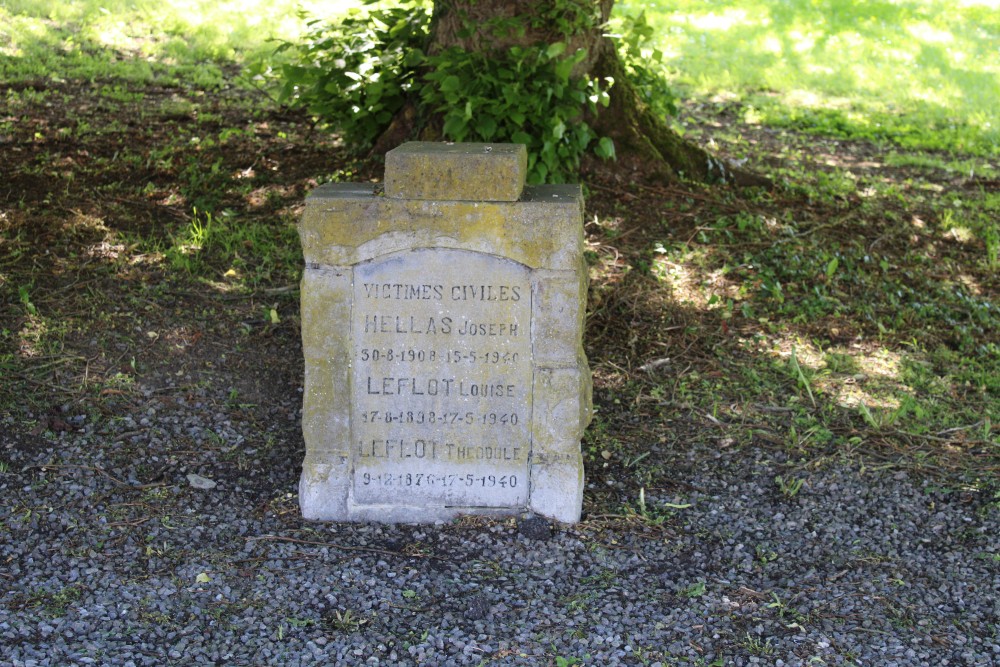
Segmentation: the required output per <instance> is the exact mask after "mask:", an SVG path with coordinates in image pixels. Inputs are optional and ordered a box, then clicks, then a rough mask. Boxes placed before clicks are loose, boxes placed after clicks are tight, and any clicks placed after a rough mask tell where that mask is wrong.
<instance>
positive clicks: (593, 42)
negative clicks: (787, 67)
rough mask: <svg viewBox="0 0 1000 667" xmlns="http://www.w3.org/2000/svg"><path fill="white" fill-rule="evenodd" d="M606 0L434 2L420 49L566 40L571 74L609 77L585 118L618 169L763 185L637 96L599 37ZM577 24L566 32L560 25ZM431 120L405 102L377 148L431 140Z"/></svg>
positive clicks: (497, 47) (498, 48)
mask: <svg viewBox="0 0 1000 667" xmlns="http://www.w3.org/2000/svg"><path fill="white" fill-rule="evenodd" d="M613 4H614V0H560V2H559V7H558V8H557V4H556V2H554V1H552V0H549V1H548V2H540V1H538V0H435V2H434V13H433V18H432V21H431V34H430V40H429V43H428V46H427V52H428V53H440V52H442V51H444V50H446V49H448V48H451V47H457V48H460V49H463V50H465V51H470V52H485V53H490V52H505V51H506V50H508V49H509V48H510V47H512V46H532V45H539V46H541V47H544V46H547V45H549V44H552V43H554V42H564V43H566V44H567V49H566V53H567V54H571V53H575V52H576V51H577V49H584V50H585V51H586V53H587V57H586V58H584V59H583V60H582V61H581V62H580V63H579V64H578V65H577V66H576V68H575V70H574V73H573V74H574V76H592V77H597V78H599V79H602V80H603V79H605V78H606V77H610V78H611V79H613V81H614V85H613V87H612V88H611V91H610V97H611V103H610V105H609V106H608V107H606V108H600V109H598V112H597V114H596V116H595V117H593V118H589V119H588V121H589V122H590V124H591V125H592V127H594V129H595V130H596V131H597V133H598V134H599V135H601V136H608V137H611V138H612V139H613V140H614V142H615V152H616V154H617V159H618V161H619V163H620V164H619V165H618V168H628V169H629V170H631V171H641V172H642V173H644V174H646V175H647V176H648V177H650V178H651V179H667V180H676V179H687V180H694V181H701V182H706V183H719V182H723V183H735V184H737V185H768V184H769V183H770V182H769V181H768V180H767V179H766V178H763V177H761V176H759V175H757V174H754V173H752V172H747V171H744V170H741V169H737V168H734V167H732V166H730V165H727V164H726V163H725V162H724V161H722V160H720V159H719V158H716V157H714V156H713V155H711V154H710V153H708V152H707V151H706V150H704V149H703V148H701V147H699V146H697V145H695V144H693V143H691V142H690V141H687V140H685V139H684V138H683V137H681V136H680V135H678V134H677V133H676V132H675V131H674V130H673V129H672V128H670V126H669V125H668V124H667V123H666V121H665V119H662V118H658V117H657V116H656V115H655V114H653V113H652V112H651V111H650V110H649V108H648V107H646V106H645V105H644V104H643V103H642V101H641V100H640V97H639V95H638V94H637V92H636V91H635V89H634V87H633V86H632V84H631V82H630V81H629V80H628V78H627V76H626V74H625V69H624V66H623V65H622V62H621V59H620V58H619V56H618V51H617V49H616V47H615V44H614V42H613V41H612V40H611V39H610V38H608V37H605V36H604V35H603V26H604V25H605V23H606V22H607V20H608V17H609V16H610V14H611V7H612V5H613ZM567 23H569V24H570V25H572V26H576V27H577V28H579V29H578V30H576V31H571V32H570V33H569V34H567V31H566V25H567ZM435 128H436V126H435V124H434V123H433V120H430V121H429V122H428V119H421V118H419V115H418V114H417V112H416V106H415V105H412V104H410V105H407V106H406V107H405V108H404V109H403V110H402V111H401V112H400V113H398V114H397V116H396V118H395V119H394V120H393V121H392V123H391V124H390V126H389V128H388V129H387V130H386V131H385V133H383V135H382V136H381V137H380V138H379V140H378V141H377V142H376V146H375V149H374V150H373V153H384V152H385V151H386V150H388V149H390V148H392V147H394V146H395V145H398V144H399V143H400V142H401V141H404V140H405V139H407V138H412V137H415V136H418V137H420V138H422V139H434V138H440V137H439V136H438V137H435V136H434V135H435V132H436V129H435Z"/></svg>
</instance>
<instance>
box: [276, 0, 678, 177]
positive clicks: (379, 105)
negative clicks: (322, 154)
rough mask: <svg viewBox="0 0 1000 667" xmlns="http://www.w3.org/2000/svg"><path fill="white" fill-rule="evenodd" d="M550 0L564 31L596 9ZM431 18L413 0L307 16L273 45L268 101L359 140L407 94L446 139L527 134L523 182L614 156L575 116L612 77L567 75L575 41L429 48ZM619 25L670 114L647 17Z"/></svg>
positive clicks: (504, 24) (572, 173)
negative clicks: (275, 63) (274, 91)
mask: <svg viewBox="0 0 1000 667" xmlns="http://www.w3.org/2000/svg"><path fill="white" fill-rule="evenodd" d="M556 5H557V6H556V7H555V10H557V11H556V14H557V15H558V16H559V17H561V18H560V20H559V21H557V22H556V26H557V30H558V31H560V32H561V34H563V35H564V37H566V38H567V41H568V38H569V37H571V36H572V35H574V34H577V33H579V32H581V31H583V30H590V29H593V27H594V21H595V20H596V19H595V17H594V16H593V15H592V14H591V13H590V12H589V11H584V7H585V5H584V3H580V2H577V1H576V0H560V2H558V3H556ZM563 5H565V7H563V9H565V10H566V11H563V10H562V9H560V7H562V6H563ZM586 6H587V7H591V6H590V5H586ZM570 10H574V11H570ZM542 18H543V19H545V17H542ZM430 20H431V17H430V12H429V10H428V9H427V8H426V7H424V6H423V5H422V4H420V3H403V4H402V6H398V7H392V8H379V9H371V10H367V11H361V10H354V11H352V12H350V13H348V14H347V15H346V16H345V17H343V18H341V19H339V20H338V21H336V22H333V23H328V22H324V21H318V20H311V21H309V23H308V25H309V30H308V32H307V34H306V36H305V38H304V40H303V41H302V42H301V43H298V44H293V43H288V42H285V43H283V44H282V45H281V46H280V47H279V52H284V53H285V54H286V56H287V57H288V58H289V62H287V63H286V64H284V65H283V66H282V67H281V69H280V76H281V79H282V82H283V85H282V88H281V93H280V95H279V101H282V102H287V103H289V104H291V105H293V106H296V107H299V108H304V109H306V110H308V111H309V113H311V114H313V115H314V116H316V117H317V118H318V119H320V120H321V121H322V122H324V123H325V124H327V125H328V126H329V127H330V128H331V129H333V130H334V131H336V132H338V133H340V135H341V136H342V137H343V139H344V141H345V143H346V144H347V145H348V146H350V147H353V148H355V149H357V150H359V151H360V150H365V149H367V148H369V147H370V146H371V145H372V143H373V142H374V141H375V140H376V139H377V138H378V136H379V135H380V134H381V133H382V132H383V131H384V130H385V128H386V127H387V126H388V124H389V123H390V121H391V120H392V118H393V117H394V116H395V114H396V113H397V112H399V111H400V110H401V109H402V108H403V106H404V105H405V104H406V103H407V102H408V101H409V102H412V103H413V104H415V105H416V106H417V108H418V112H419V113H418V116H419V117H421V118H427V117H434V118H438V119H440V122H441V127H440V133H441V135H442V136H443V137H444V138H446V139H450V140H453V141H483V142H490V141H497V142H514V143H523V144H526V145H527V147H528V154H529V165H528V180H529V182H531V183H541V182H558V181H565V180H574V179H575V178H576V172H577V169H578V167H579V163H580V159H581V158H582V156H583V155H584V154H585V153H586V152H587V151H593V152H594V153H595V154H596V155H598V156H600V157H602V158H612V157H614V154H615V149H614V143H613V142H612V141H611V139H609V138H607V137H598V136H597V135H596V133H595V131H594V130H593V128H592V127H591V126H590V125H589V124H588V123H587V122H586V121H587V118H588V113H594V112H596V111H597V109H598V108H599V107H600V106H607V104H608V102H609V96H608V89H609V88H610V87H611V85H612V84H613V81H610V80H607V81H598V80H597V79H595V78H592V77H587V76H575V75H574V72H573V69H574V67H575V65H577V64H578V63H579V62H580V61H581V60H582V59H583V58H585V57H586V53H585V52H583V51H577V52H574V53H570V52H569V50H568V49H567V46H566V43H567V42H566V41H557V42H555V43H551V44H538V45H533V46H513V47H511V48H509V49H507V50H506V51H500V52H490V53H481V52H470V51H465V50H463V49H460V48H450V49H446V50H444V51H442V52H439V53H435V54H428V53H426V52H425V48H426V44H427V41H428V39H429V29H430ZM546 20H548V19H546ZM619 25H620V26H621V27H622V28H623V31H622V32H623V36H619V37H620V40H619V43H620V46H621V51H622V57H623V60H624V62H625V65H626V71H627V72H629V74H630V76H632V77H634V79H635V80H636V82H637V84H638V87H639V89H640V93H641V94H644V96H645V97H646V100H647V102H648V103H651V104H653V105H654V109H655V110H657V111H660V112H663V113H673V112H674V111H675V109H674V106H673V96H672V95H670V93H669V90H668V89H667V88H666V84H665V83H664V81H663V79H662V78H659V77H658V75H657V70H656V69H655V64H656V63H658V62H659V54H658V53H657V52H649V51H643V48H642V45H643V44H644V43H645V41H646V40H648V39H649V38H650V36H651V35H652V30H651V28H650V27H649V26H648V25H647V24H646V23H645V20H644V18H643V17H641V16H640V17H637V18H634V19H628V20H627V21H626V22H625V23H621V24H619ZM527 27H537V26H524V25H519V24H518V22H517V20H515V19H509V18H504V19H497V20H496V21H495V22H494V25H490V26H488V27H487V28H486V29H487V30H492V31H494V32H496V33H498V34H502V33H503V32H508V33H509V32H511V31H514V32H515V34H516V32H517V31H523V30H525V29H526V28H527Z"/></svg>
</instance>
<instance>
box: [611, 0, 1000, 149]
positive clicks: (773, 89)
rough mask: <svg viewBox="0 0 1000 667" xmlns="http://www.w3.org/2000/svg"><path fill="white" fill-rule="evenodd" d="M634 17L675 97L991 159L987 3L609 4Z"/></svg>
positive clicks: (991, 38) (992, 30)
mask: <svg viewBox="0 0 1000 667" xmlns="http://www.w3.org/2000/svg"><path fill="white" fill-rule="evenodd" d="M640 10H644V11H646V14H647V17H648V18H649V21H650V23H651V24H653V25H654V26H655V27H656V28H657V37H658V41H657V44H656V45H657V46H658V47H659V48H660V49H661V50H662V51H663V52H664V53H665V54H666V56H667V60H668V65H669V67H671V68H673V71H672V72H671V75H670V78H671V80H672V82H673V83H674V84H675V85H678V86H680V87H681V88H682V89H684V91H690V94H694V95H696V96H702V97H703V96H711V95H715V94H719V93H728V94H734V93H735V95H736V96H738V97H739V99H741V100H742V101H743V103H744V104H746V105H747V106H752V107H753V108H755V109H756V112H755V113H756V118H757V119H758V120H759V121H760V122H765V123H768V124H771V125H778V126H783V127H790V128H797V129H807V130H811V131H818V132H822V133H826V134H832V135H835V136H850V137H859V138H866V139H873V140H879V141H886V142H892V143H895V144H897V145H901V146H906V147H910V148H933V149H949V150H960V151H965V152H968V153H973V154H978V155H990V154H996V152H997V149H998V145H1000V127H998V123H997V120H996V117H997V116H996V100H997V99H1000V54H998V52H997V49H996V36H997V34H998V33H1000V12H997V11H996V9H995V7H992V8H991V6H990V5H989V4H987V3H963V4H960V5H956V4H955V3H950V2H944V1H943V0H924V1H922V2H907V3H896V2H888V1H887V0H882V1H878V2H865V3H853V2H843V1H840V0H835V1H833V2H828V3H823V4H816V3H814V2H807V1H806V0H792V1H790V2H781V3H775V2H762V1H760V0H728V1H727V2H721V3H720V2H715V3H704V2H695V1H693V0H679V1H678V2H672V3H669V4H668V3H660V2H657V3H638V2H628V1H626V2H621V3H619V4H618V5H617V11H620V12H629V13H636V12H638V11H640Z"/></svg>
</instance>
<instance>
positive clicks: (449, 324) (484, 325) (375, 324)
mask: <svg viewBox="0 0 1000 667" xmlns="http://www.w3.org/2000/svg"><path fill="white" fill-rule="evenodd" d="M519 331H520V325H518V324H517V323H516V322H474V321H472V320H468V319H459V320H458V321H457V322H456V321H455V318H452V317H419V316H415V315H410V316H406V315H365V333H366V334H427V335H430V336H435V335H442V336H450V335H452V334H455V335H458V336H510V337H512V338H513V337H515V336H517V335H518V332H519Z"/></svg>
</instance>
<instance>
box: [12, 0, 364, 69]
mask: <svg viewBox="0 0 1000 667" xmlns="http://www.w3.org/2000/svg"><path fill="white" fill-rule="evenodd" d="M303 4H304V5H305V6H307V7H308V6H311V5H317V11H318V6H319V3H318V2H312V3H309V2H306V3H301V2H296V1H294V0H247V1H246V2H209V1H207V0H162V1H161V0H101V1H100V2H98V1H97V0H74V1H70V2H66V1H63V0H10V1H9V2H6V3H4V5H3V6H2V7H0V77H2V78H4V79H6V80H8V81H18V80H31V79H47V78H50V77H53V76H54V77H60V78H86V79H94V78H104V77H112V76H113V77H115V78H123V79H127V80H131V81H140V82H141V81H150V80H152V79H153V78H157V77H164V76H177V75H181V76H183V77H186V78H191V79H192V80H189V81H187V82H188V83H197V82H199V81H200V82H201V83H202V84H204V83H213V84H214V85H221V83H222V77H221V75H220V74H219V73H218V69H217V68H218V67H219V66H222V65H226V64H230V63H237V64H239V63H244V62H247V61H250V60H253V59H255V58H258V57H261V56H263V55H264V54H266V53H270V52H271V51H272V50H273V49H274V45H273V44H271V43H270V42H269V41H268V40H270V39H272V38H284V39H289V38H293V37H295V36H296V35H298V34H299V32H301V30H302V29H303V27H304V26H303V25H302V21H301V20H300V19H299V18H298V16H297V14H296V10H297V8H298V7H300V6H302V5H303ZM355 4H357V2H355V1H343V2H333V3H322V11H323V13H324V14H327V15H329V14H330V13H339V12H342V11H345V10H346V9H347V7H349V6H353V5H355ZM209 63H211V64H212V65H214V69H213V67H209V66H208V64H209ZM176 68H180V71H173V72H172V74H171V73H169V70H171V69H174V70H176Z"/></svg>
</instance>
